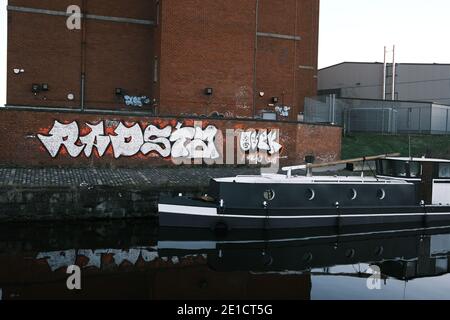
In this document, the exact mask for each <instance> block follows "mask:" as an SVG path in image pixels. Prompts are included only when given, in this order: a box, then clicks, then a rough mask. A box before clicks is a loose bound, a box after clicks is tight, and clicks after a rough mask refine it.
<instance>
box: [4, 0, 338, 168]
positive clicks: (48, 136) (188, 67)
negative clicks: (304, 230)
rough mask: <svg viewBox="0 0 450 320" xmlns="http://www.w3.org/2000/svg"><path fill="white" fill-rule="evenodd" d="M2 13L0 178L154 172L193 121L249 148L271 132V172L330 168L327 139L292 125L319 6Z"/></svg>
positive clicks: (65, 3) (94, 4)
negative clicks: (275, 166) (18, 168)
mask: <svg viewBox="0 0 450 320" xmlns="http://www.w3.org/2000/svg"><path fill="white" fill-rule="evenodd" d="M7 10H8V68H7V105H6V107H5V108H2V109H1V110H0V113H1V114H0V117H2V119H3V122H2V125H1V126H0V137H3V138H1V139H2V140H0V143H1V144H2V145H3V146H5V148H3V152H2V153H1V154H0V165H25V166H27V165H39V166H48V165H57V166H86V165H87V166H97V165H98V166H102V165H107V166H118V165H120V166H149V165H157V164H167V163H168V162H167V160H169V159H170V158H171V157H172V158H173V157H174V153H175V154H176V155H181V154H183V153H187V151H186V150H185V148H184V146H183V145H180V144H178V150H176V152H171V151H174V150H173V149H172V150H171V148H172V147H174V145H173V141H172V140H170V143H169V139H172V138H173V135H170V134H173V133H175V132H176V130H180V127H179V126H178V125H179V124H181V125H183V126H194V127H195V126H198V124H196V123H198V121H199V120H201V121H202V122H203V123H202V124H201V126H202V129H204V128H207V127H208V126H210V127H211V126H212V127H214V129H217V130H218V131H221V132H225V131H226V130H227V129H238V130H243V131H246V130H250V129H252V130H256V133H257V135H254V137H255V138H256V139H259V140H260V141H259V143H256V144H255V143H253V147H252V148H253V149H258V148H259V146H263V147H264V146H266V148H267V143H266V142H267V139H268V136H267V133H269V134H270V133H272V136H270V135H269V140H271V141H272V140H273V139H274V138H275V134H276V133H275V131H276V132H278V133H277V136H276V137H277V139H278V140H279V143H280V144H281V147H282V149H281V156H280V157H279V159H283V160H282V162H284V163H298V162H300V161H303V159H304V158H303V157H304V156H305V155H309V154H314V155H315V156H316V158H317V159H318V160H335V159H337V158H339V157H340V142H341V139H340V132H341V130H340V128H336V127H327V126H320V125H307V124H303V123H299V122H297V120H298V116H299V114H300V113H301V112H302V111H303V103H304V98H305V97H307V96H314V95H316V91H317V75H316V74H317V57H318V21H319V0H283V1H279V0H244V1H242V0H226V1H225V0H220V1H219V0H214V1H213V0H183V1H179V0H128V1H118V0H114V1H113V0H47V1H39V2H37V1H32V0H9V3H8V8H7ZM284 107H286V108H284ZM263 115H266V116H267V115H268V116H270V117H271V121H264V119H267V118H265V117H264V116H263ZM262 118H264V119H262ZM272 131H273V132H272ZM189 132H193V131H189V130H188V131H185V132H184V134H185V136H184V137H182V138H186V139H187V140H186V141H191V140H192V139H194V137H193V136H192V137H189ZM210 133H211V131H210ZM186 134H187V136H186ZM155 136H156V139H155ZM206 136H207V134H206V133H204V134H203V137H204V138H205V137H206ZM243 136H244V135H241V147H242V146H243V144H242V139H243V138H242V137H243ZM245 137H247V138H248V137H250V136H244V138H245ZM5 139H6V140H5ZM11 139H14V140H15V141H16V143H15V144H9V141H11ZM205 139H206V138H205ZM233 139H234V138H233ZM238 139H239V138H238ZM261 139H262V140H264V141H262V142H261ZM194 140H195V139H194ZM161 141H162V142H161ZM271 141H269V142H271ZM272 142H273V141H272ZM196 143H197V144H200V146H204V143H205V141H203V142H202V141H196ZM171 144H172V145H171ZM238 144H239V142H238ZM274 145H275V144H274V143H272V147H273V146H274ZM277 146H278V145H275V147H276V148H275V149H278V147H277ZM257 147H258V148H257ZM164 148H165V149H164ZM244 149H245V148H244ZM272 149H273V148H272ZM23 150H28V152H27V153H25V154H24V152H23ZM209 151H211V149H209ZM244 151H248V150H244ZM267 151H269V150H267ZM270 151H271V152H270V153H271V154H272V151H273V150H270ZM219 153H220V154H221V156H225V151H223V152H222V150H219ZM208 155H211V153H208ZM73 158H77V161H74V159H73ZM119 158H120V159H119ZM148 160H152V162H151V163H149V162H148Z"/></svg>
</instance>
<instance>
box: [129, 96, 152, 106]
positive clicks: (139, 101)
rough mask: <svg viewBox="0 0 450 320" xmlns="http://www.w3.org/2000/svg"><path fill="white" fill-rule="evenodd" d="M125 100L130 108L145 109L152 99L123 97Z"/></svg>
mask: <svg viewBox="0 0 450 320" xmlns="http://www.w3.org/2000/svg"><path fill="white" fill-rule="evenodd" d="M123 100H124V101H125V104H126V105H127V106H129V107H143V106H145V105H148V104H150V98H149V97H147V96H141V97H137V96H128V95H125V96H124V97H123Z"/></svg>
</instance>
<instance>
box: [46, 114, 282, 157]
mask: <svg viewBox="0 0 450 320" xmlns="http://www.w3.org/2000/svg"><path fill="white" fill-rule="evenodd" d="M173 124H175V123H173ZM230 131H231V132H230ZM226 132H227V135H226V139H225V140H224V135H223V133H222V132H221V131H219V130H218V129H217V128H216V127H215V126H213V125H209V126H207V127H206V128H204V129H203V125H202V123H201V122H195V123H194V125H193V126H186V125H183V124H182V123H177V124H176V125H173V126H172V125H167V126H164V127H161V128H160V127H158V126H156V125H142V124H140V123H124V122H121V121H108V120H105V121H101V122H99V123H97V124H90V123H85V124H84V126H83V127H82V128H81V129H80V127H79V125H78V123H77V122H75V121H74V122H71V123H61V122H59V121H55V122H54V124H53V126H52V128H51V129H49V130H45V131H42V132H41V134H38V135H37V138H38V139H39V140H40V142H41V143H42V145H43V146H44V148H45V150H46V151H47V152H48V153H49V154H50V156H51V157H52V158H56V157H57V156H58V155H60V154H64V155H68V156H70V157H72V158H77V157H79V156H82V155H84V156H85V157H87V158H91V157H93V156H95V157H100V158H102V157H104V156H105V155H106V154H108V155H109V156H113V157H114V158H115V159H119V158H122V157H134V156H137V155H144V156H147V155H150V154H152V156H156V157H162V158H167V159H171V160H172V161H174V163H178V160H179V159H181V160H184V159H187V160H189V161H190V160H199V161H205V162H208V161H213V162H214V163H216V164H223V159H222V155H223V151H224V150H225V146H224V145H223V143H224V142H226V144H227V145H226V150H237V152H238V155H239V156H238V159H241V158H243V157H244V158H246V159H247V160H248V161H249V162H250V163H251V164H258V163H263V164H264V163H277V162H278V160H279V153H280V150H281V149H282V145H281V144H280V143H279V139H280V134H279V130H278V129H273V130H267V129H261V130H255V129H249V130H246V131H243V130H234V129H227V130H226ZM234 137H237V138H238V140H237V143H238V145H239V146H238V148H237V149H235V148H234V146H235V139H234ZM230 144H231V145H230ZM229 159H230V157H228V155H227V164H230V165H234V164H235V163H228V161H229ZM233 159H234V157H231V160H230V161H233ZM238 161H241V160H238ZM244 163H245V162H244ZM244 163H241V162H239V164H244Z"/></svg>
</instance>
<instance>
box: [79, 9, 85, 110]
mask: <svg viewBox="0 0 450 320" xmlns="http://www.w3.org/2000/svg"><path fill="white" fill-rule="evenodd" d="M82 6H83V7H82V8H81V12H82V13H81V17H82V18H81V83H80V85H81V88H80V110H81V112H83V111H84V110H85V106H84V104H85V95H86V14H87V8H86V0H83V2H82Z"/></svg>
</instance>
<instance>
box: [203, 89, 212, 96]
mask: <svg viewBox="0 0 450 320" xmlns="http://www.w3.org/2000/svg"><path fill="white" fill-rule="evenodd" d="M213 93H214V90H213V88H206V89H205V95H207V96H212V95H213Z"/></svg>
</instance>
